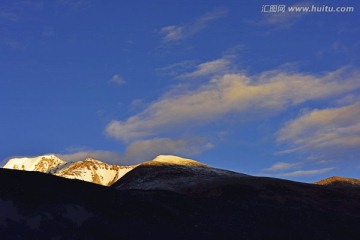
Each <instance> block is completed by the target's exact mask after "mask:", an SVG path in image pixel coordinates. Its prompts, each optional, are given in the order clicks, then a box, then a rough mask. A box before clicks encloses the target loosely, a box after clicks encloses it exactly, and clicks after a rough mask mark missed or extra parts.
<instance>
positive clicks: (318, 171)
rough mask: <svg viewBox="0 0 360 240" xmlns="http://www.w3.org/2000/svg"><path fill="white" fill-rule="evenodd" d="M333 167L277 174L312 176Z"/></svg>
mask: <svg viewBox="0 0 360 240" xmlns="http://www.w3.org/2000/svg"><path fill="white" fill-rule="evenodd" d="M334 169H335V168H334V167H328V168H321V169H314V170H299V171H294V172H288V173H282V174H278V175H277V176H279V177H304V176H312V175H318V174H323V173H327V172H330V171H332V170H334Z"/></svg>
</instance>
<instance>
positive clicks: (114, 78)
mask: <svg viewBox="0 0 360 240" xmlns="http://www.w3.org/2000/svg"><path fill="white" fill-rule="evenodd" d="M110 81H111V82H112V83H115V84H116V85H118V86H121V85H124V84H125V83H126V82H125V80H124V79H123V78H122V77H121V76H120V75H119V74H115V75H114V76H112V78H111V80H110Z"/></svg>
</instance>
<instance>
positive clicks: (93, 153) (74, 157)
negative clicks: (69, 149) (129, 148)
mask: <svg viewBox="0 0 360 240" xmlns="http://www.w3.org/2000/svg"><path fill="white" fill-rule="evenodd" d="M55 155H56V156H57V157H58V158H60V159H62V160H64V161H66V162H70V161H73V162H76V161H83V160H84V159H86V158H89V157H91V158H94V159H98V160H101V161H104V162H107V163H111V164H119V163H121V162H122V160H123V159H122V156H121V154H119V153H118V152H113V151H103V150H83V151H77V152H73V153H68V154H55Z"/></svg>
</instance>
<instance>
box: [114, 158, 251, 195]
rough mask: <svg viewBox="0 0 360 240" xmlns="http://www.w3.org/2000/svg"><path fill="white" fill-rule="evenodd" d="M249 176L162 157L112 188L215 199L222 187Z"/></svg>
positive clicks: (137, 170)
mask: <svg viewBox="0 0 360 240" xmlns="http://www.w3.org/2000/svg"><path fill="white" fill-rule="evenodd" d="M242 177H250V176H249V175H245V174H241V173H236V172H232V171H227V170H223V169H218V168H213V167H210V166H207V165H205V164H202V163H200V162H197V161H194V160H190V159H185V158H181V157H177V156H171V155H160V156H158V157H156V158H155V159H154V160H152V161H148V162H144V163H142V164H140V165H139V166H137V167H136V168H134V169H133V170H132V171H131V172H128V173H127V174H126V175H125V176H123V177H122V178H121V179H120V180H118V181H117V182H116V183H114V184H113V185H112V186H111V187H113V188H116V189H122V190H127V189H137V190H168V191H173V192H177V193H181V194H188V195H193V196H216V195H219V194H221V191H222V187H224V186H227V185H229V184H231V183H232V182H237V181H238V180H239V178H242Z"/></svg>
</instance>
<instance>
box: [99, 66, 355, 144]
mask: <svg viewBox="0 0 360 240" xmlns="http://www.w3.org/2000/svg"><path fill="white" fill-rule="evenodd" d="M358 77H359V72H358V71H356V70H351V69H346V68H341V69H338V70H336V71H332V72H327V73H324V74H322V75H320V76H317V75H311V74H303V73H289V72H285V71H281V70H274V71H269V72H264V73H262V74H260V75H257V76H248V75H246V74H244V73H238V74H223V75H222V76H218V77H216V78H213V79H211V80H210V81H208V82H206V83H204V84H202V85H200V86H199V87H198V88H197V89H195V90H185V91H180V90H179V92H176V91H175V90H173V91H171V92H169V93H166V94H165V95H164V96H163V97H162V98H160V99H159V100H157V101H155V102H153V103H152V104H150V105H149V106H148V107H147V108H146V109H145V110H144V111H142V112H140V113H138V114H136V115H134V116H131V117H129V118H128V119H127V120H125V121H119V120H113V121H111V122H110V123H109V124H108V126H107V127H106V133H107V134H108V135H109V136H111V137H114V138H116V139H119V140H121V141H125V142H127V141H132V140H134V139H135V140H136V139H143V138H147V137H153V136H156V135H158V134H160V133H166V132H171V131H174V130H175V129H176V128H177V127H181V126H184V125H186V124H189V123H191V125H192V126H196V125H204V124H206V123H209V122H214V121H216V120H218V119H221V118H223V117H226V116H227V115H228V114H236V115H241V114H245V113H246V112H248V111H251V112H253V113H259V114H260V113H261V114H260V115H263V114H266V113H273V112H276V111H280V110H283V109H285V108H287V107H289V106H294V105H298V104H301V103H304V102H306V101H309V100H315V99H327V98H330V97H334V96H337V95H339V94H342V93H346V92H349V91H351V90H353V89H356V88H358V87H360V82H359V81H358Z"/></svg>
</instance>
